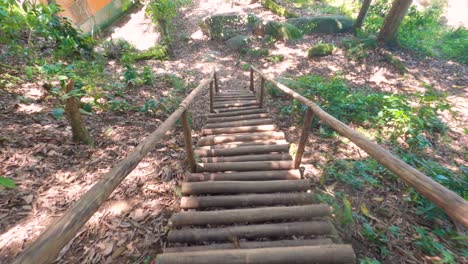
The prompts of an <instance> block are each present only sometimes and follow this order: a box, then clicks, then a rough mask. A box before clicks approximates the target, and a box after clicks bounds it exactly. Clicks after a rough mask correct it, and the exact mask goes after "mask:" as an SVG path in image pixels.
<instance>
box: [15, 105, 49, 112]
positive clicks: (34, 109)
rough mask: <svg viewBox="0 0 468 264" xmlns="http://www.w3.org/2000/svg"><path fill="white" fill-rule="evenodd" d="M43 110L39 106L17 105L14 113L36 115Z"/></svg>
mask: <svg viewBox="0 0 468 264" xmlns="http://www.w3.org/2000/svg"><path fill="white" fill-rule="evenodd" d="M43 110H44V107H43V106H42V105H40V104H29V105H27V104H18V108H17V109H16V111H18V112H22V113H26V114H32V113H38V112H42V111H43Z"/></svg>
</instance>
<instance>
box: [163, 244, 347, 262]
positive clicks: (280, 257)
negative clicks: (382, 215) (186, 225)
mask: <svg viewBox="0 0 468 264" xmlns="http://www.w3.org/2000/svg"><path fill="white" fill-rule="evenodd" d="M156 263H158V264H172V263H177V264H206V263H223V264H245V263H255V264H279V263H296V264H307V263H318V264H322V263H328V264H330V263H334V264H350V263H356V256H355V254H354V251H353V248H352V247H351V245H317V246H302V247H272V248H255V249H226V250H207V251H196V252H184V253H165V254H161V255H158V257H157V259H156Z"/></svg>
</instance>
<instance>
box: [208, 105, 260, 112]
mask: <svg viewBox="0 0 468 264" xmlns="http://www.w3.org/2000/svg"><path fill="white" fill-rule="evenodd" d="M254 109H260V106H259V105H252V106H232V107H227V108H215V109H214V112H215V113H226V112H237V111H245V110H254Z"/></svg>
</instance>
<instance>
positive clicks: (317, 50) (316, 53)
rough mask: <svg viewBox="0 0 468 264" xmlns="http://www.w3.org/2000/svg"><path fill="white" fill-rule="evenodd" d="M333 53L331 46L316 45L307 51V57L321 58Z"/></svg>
mask: <svg viewBox="0 0 468 264" xmlns="http://www.w3.org/2000/svg"><path fill="white" fill-rule="evenodd" d="M332 53H333V45H331V44H317V45H315V46H313V47H312V48H310V49H309V51H308V52H307V55H308V56H309V58H312V57H323V56H328V55H331V54H332Z"/></svg>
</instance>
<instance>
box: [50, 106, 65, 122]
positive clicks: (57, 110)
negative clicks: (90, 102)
mask: <svg viewBox="0 0 468 264" xmlns="http://www.w3.org/2000/svg"><path fill="white" fill-rule="evenodd" d="M64 114H65V109H63V108H61V107H58V108H55V109H54V110H52V115H53V116H54V118H55V119H57V120H62V119H63V115H64Z"/></svg>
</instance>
